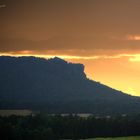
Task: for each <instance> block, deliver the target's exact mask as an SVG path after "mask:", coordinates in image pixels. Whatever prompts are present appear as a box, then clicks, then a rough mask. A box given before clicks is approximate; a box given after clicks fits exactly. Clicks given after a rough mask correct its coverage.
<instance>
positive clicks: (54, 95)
mask: <svg viewBox="0 0 140 140" xmlns="http://www.w3.org/2000/svg"><path fill="white" fill-rule="evenodd" d="M0 108H1V109H10V108H11V109H13V108H14V109H22V108H28V109H37V110H46V111H48V112H49V113H94V114H112V113H113V114H114V113H115V114H118V113H121V114H123V113H135V112H138V111H139V110H140V98H139V97H133V96H130V95H127V94H124V93H122V92H120V91H117V90H115V89H112V88H110V87H108V86H105V85H103V84H100V83H98V82H96V81H92V80H89V79H88V78H87V77H86V75H85V73H84V65H82V64H73V63H68V62H66V61H64V60H62V59H59V58H57V57H56V58H53V59H49V60H46V59H43V58H35V57H19V58H16V57H8V56H1V57H0Z"/></svg>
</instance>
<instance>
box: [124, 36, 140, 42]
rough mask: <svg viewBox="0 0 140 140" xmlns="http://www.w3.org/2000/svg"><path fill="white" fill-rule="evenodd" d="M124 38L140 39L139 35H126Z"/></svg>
mask: <svg viewBox="0 0 140 140" xmlns="http://www.w3.org/2000/svg"><path fill="white" fill-rule="evenodd" d="M126 39H127V40H130V41H131V40H132V41H140V35H127V37H126Z"/></svg>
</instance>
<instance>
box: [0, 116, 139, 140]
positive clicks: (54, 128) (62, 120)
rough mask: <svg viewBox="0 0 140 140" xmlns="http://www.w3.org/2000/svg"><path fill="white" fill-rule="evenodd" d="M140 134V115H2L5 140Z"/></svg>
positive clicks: (0, 134) (0, 122) (1, 134)
mask: <svg viewBox="0 0 140 140" xmlns="http://www.w3.org/2000/svg"><path fill="white" fill-rule="evenodd" d="M132 135H133V136H138V135H140V114H139V115H129V116H115V117H109V116H107V117H93V116H90V117H88V118H82V117H79V116H76V115H74V116H73V115H69V116H60V115H55V116H52V115H46V114H37V115H35V116H32V115H30V116H14V115H12V116H9V117H0V137H1V138H3V140H61V139H68V138H69V139H73V140H74V139H75V140H76V139H77V140H78V139H86V138H94V137H120V136H132Z"/></svg>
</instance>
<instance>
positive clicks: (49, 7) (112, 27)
mask: <svg viewBox="0 0 140 140" xmlns="http://www.w3.org/2000/svg"><path fill="white" fill-rule="evenodd" d="M2 4H5V5H6V7H4V8H1V9H0V19H1V21H2V22H0V26H1V27H2V28H1V29H2V34H1V35H0V39H1V40H0V41H1V42H0V52H9V51H22V50H32V51H38V52H42V53H43V51H44V50H50V51H53V50H54V51H57V50H59V51H60V50H62V51H63V52H69V50H75V51H76V53H78V51H77V50H79V52H80V51H81V50H86V52H85V53H87V54H90V53H88V52H93V53H95V54H96V51H97V50H103V51H105V52H106V51H107V50H108V51H110V50H114V51H115V50H124V51H129V50H130V51H132V50H136V51H137V52H140V40H133V39H131V40H129V39H128V38H127V36H128V35H131V36H140V28H139V25H140V1H139V0H123V1H122V0H40V1H38V0H12V1H11V0H3V2H2ZM73 52H74V51H73Z"/></svg>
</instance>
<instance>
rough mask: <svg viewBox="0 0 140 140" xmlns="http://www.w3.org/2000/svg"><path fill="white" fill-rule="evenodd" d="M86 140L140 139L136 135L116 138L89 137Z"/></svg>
mask: <svg viewBox="0 0 140 140" xmlns="http://www.w3.org/2000/svg"><path fill="white" fill-rule="evenodd" d="M87 140H140V136H137V137H118V138H91V139H87Z"/></svg>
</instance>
